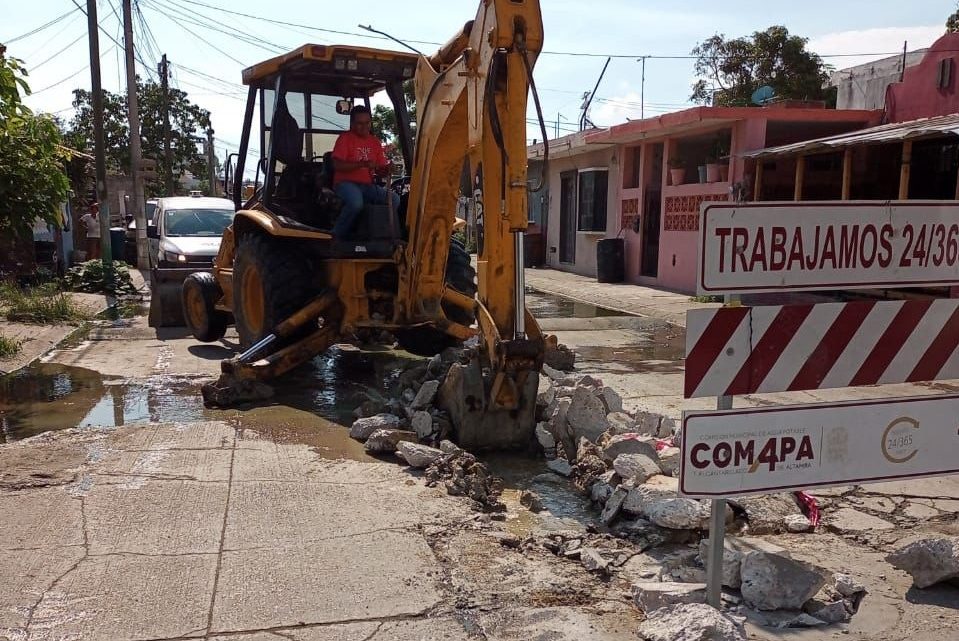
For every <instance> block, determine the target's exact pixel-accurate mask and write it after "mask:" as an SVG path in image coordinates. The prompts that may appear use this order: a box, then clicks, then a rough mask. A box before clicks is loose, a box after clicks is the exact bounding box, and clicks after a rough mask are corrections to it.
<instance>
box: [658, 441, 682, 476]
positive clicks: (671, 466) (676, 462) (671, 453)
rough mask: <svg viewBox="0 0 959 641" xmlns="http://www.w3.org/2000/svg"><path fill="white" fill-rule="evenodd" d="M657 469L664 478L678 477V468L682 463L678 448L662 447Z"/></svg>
mask: <svg viewBox="0 0 959 641" xmlns="http://www.w3.org/2000/svg"><path fill="white" fill-rule="evenodd" d="M658 454H659V467H661V468H662V470H663V474H665V475H666V476H679V466H680V464H681V463H682V461H683V459H682V452H681V450H680V449H679V448H678V447H664V448H663V449H661V450H659V452H658Z"/></svg>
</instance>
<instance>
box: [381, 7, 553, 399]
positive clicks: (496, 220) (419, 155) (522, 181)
mask: <svg viewBox="0 0 959 641" xmlns="http://www.w3.org/2000/svg"><path fill="white" fill-rule="evenodd" d="M542 44H543V25H542V17H541V14H540V7H539V1H538V0H483V1H482V2H481V4H480V7H479V11H478V13H477V15H476V18H475V19H474V20H473V21H471V22H469V23H467V24H466V26H465V27H464V28H463V30H462V31H461V32H460V33H458V34H457V35H456V36H455V37H454V38H453V39H451V40H450V41H449V42H448V43H447V44H446V45H444V46H443V47H441V48H440V50H439V51H438V52H437V53H436V54H434V55H433V56H431V57H429V58H427V57H423V58H421V59H420V62H419V66H418V68H417V72H416V76H415V82H416V104H417V106H418V114H417V115H418V122H417V139H416V147H415V152H414V158H413V170H412V173H411V180H410V185H411V188H410V199H409V205H408V209H407V223H408V225H409V228H410V242H409V244H408V245H407V247H406V250H405V256H404V257H403V261H402V264H401V269H400V292H399V296H398V303H399V304H398V312H399V315H400V316H401V317H402V319H403V321H406V322H417V321H419V320H426V319H429V318H435V317H436V316H437V315H438V314H441V313H442V312H441V307H440V304H441V302H442V301H443V300H444V297H445V298H446V300H447V301H448V302H450V301H451V299H452V301H451V302H453V303H454V304H457V303H460V304H462V301H457V300H456V298H457V293H456V292H455V291H453V290H449V289H446V288H445V285H444V269H445V261H446V257H447V255H448V249H449V242H450V234H451V227H452V224H453V216H452V212H453V211H454V209H455V205H456V201H457V197H458V196H459V193H460V176H461V173H462V171H463V163H464V160H465V161H466V162H468V166H469V175H470V184H471V190H472V193H471V194H470V196H471V197H472V201H473V207H474V212H475V222H476V234H477V277H478V285H479V293H478V301H477V310H476V311H477V314H476V316H477V322H478V325H479V328H480V333H481V335H482V339H483V341H484V343H485V347H486V353H487V354H488V357H489V363H488V364H489V366H490V369H491V374H492V381H491V385H490V391H489V395H490V398H489V399H488V400H489V401H490V406H491V407H492V408H495V409H515V408H516V407H517V406H518V405H519V404H520V402H521V398H520V395H521V390H522V389H524V388H525V387H526V380H527V378H528V376H529V374H530V373H532V372H537V371H538V370H539V369H540V367H541V365H542V359H543V354H544V351H545V343H544V338H543V336H542V334H541V332H540V329H539V326H538V325H537V323H536V320H535V319H534V318H533V317H532V315H531V314H529V313H528V311H527V310H526V304H525V295H524V294H525V292H524V290H525V284H524V278H523V268H524V257H523V251H524V235H525V232H526V229H527V226H528V216H527V189H528V183H527V175H526V107H527V98H528V94H529V90H530V86H531V84H532V69H533V65H534V64H535V61H536V57H537V55H538V54H539V52H540V50H541V49H542ZM460 298H462V297H460Z"/></svg>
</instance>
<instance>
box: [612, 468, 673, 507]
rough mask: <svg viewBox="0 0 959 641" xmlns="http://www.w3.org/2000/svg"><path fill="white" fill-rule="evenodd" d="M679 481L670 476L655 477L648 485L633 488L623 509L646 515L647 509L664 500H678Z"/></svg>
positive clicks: (648, 480)
mask: <svg viewBox="0 0 959 641" xmlns="http://www.w3.org/2000/svg"><path fill="white" fill-rule="evenodd" d="M678 492H679V480H678V479H674V478H671V477H668V476H653V477H650V478H649V479H647V480H646V483H644V484H643V485H640V486H638V487H634V488H631V489H630V490H629V493H628V494H627V495H626V500H625V501H624V502H623V509H624V510H626V511H627V512H630V513H632V514H645V510H646V507H647V506H649V505H651V504H652V503H655V502H656V501H659V500H663V499H670V498H676V496H677V494H678Z"/></svg>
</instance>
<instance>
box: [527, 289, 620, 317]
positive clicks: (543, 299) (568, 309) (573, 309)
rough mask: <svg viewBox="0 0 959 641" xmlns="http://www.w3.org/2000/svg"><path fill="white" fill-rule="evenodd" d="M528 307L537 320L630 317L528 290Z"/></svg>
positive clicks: (614, 311) (612, 310)
mask: <svg viewBox="0 0 959 641" xmlns="http://www.w3.org/2000/svg"><path fill="white" fill-rule="evenodd" d="M526 307H527V308H529V311H530V312H532V313H533V316H535V317H536V318H600V317H605V316H629V314H624V313H623V312H619V311H616V310H615V309H607V308H605V307H597V306H596V305H591V304H589V303H581V302H579V301H575V300H571V299H569V298H563V297H561V296H554V295H552V294H544V293H542V292H537V291H535V290H532V289H527V290H526Z"/></svg>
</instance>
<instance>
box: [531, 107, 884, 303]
mask: <svg viewBox="0 0 959 641" xmlns="http://www.w3.org/2000/svg"><path fill="white" fill-rule="evenodd" d="M880 117H881V112H879V111H859V110H841V111H840V110H827V109H824V108H822V106H821V105H819V106H810V105H806V104H796V105H791V104H788V103H786V104H777V105H774V106H769V107H694V108H691V109H686V110H684V111H679V112H675V113H670V114H665V115H662V116H658V117H656V118H647V119H645V120H636V121H631V122H627V123H625V124H621V125H616V126H614V127H611V128H609V129H601V130H591V131H587V132H580V133H576V134H571V135H569V136H565V137H563V138H559V139H556V140H551V141H549V145H550V147H549V149H550V162H549V170H548V177H547V178H548V183H547V184H548V189H549V191H548V195H542V194H541V195H539V196H538V199H539V201H540V202H539V207H540V212H541V213H539V218H540V220H539V221H538V222H540V226H541V228H542V229H544V235H543V237H544V239H545V243H546V248H545V262H546V264H547V265H548V266H550V267H553V268H555V269H560V270H564V271H572V272H576V273H580V274H584V275H590V276H595V275H596V242H597V241H598V240H600V239H601V238H615V237H618V236H622V237H624V238H625V250H626V251H625V257H626V272H625V275H626V280H627V281H629V282H633V283H637V284H642V285H649V286H654V287H660V288H664V289H669V290H673V291H680V292H687V293H692V292H694V290H695V272H696V246H697V245H696V243H697V234H696V231H697V229H698V227H699V206H700V204H701V203H702V202H704V201H718V200H728V199H729V198H730V197H737V198H740V199H743V200H747V199H751V198H752V195H753V175H754V171H755V162H754V161H752V160H748V159H746V158H744V157H743V154H745V153H747V152H750V151H753V150H759V149H763V148H767V147H771V146H777V145H786V144H790V143H796V142H800V141H803V140H809V139H814V138H820V137H824V136H831V135H835V134H841V133H844V132H848V131H853V130H856V129H862V128H864V127H868V126H871V125H875V124H877V123H878V122H879V121H880ZM528 157H529V160H530V165H531V173H533V172H534V171H537V170H535V169H533V168H534V167H535V166H538V165H539V164H541V160H542V157H543V145H542V144H539V145H533V146H531V147H530V148H529V150H528ZM814 173H815V172H814V171H810V180H809V181H808V185H809V188H810V189H814V188H815V185H816V181H815V177H814V176H813V174H814ZM786 187H787V186H786V185H785V184H784V185H782V189H784V190H785V189H786ZM766 189H768V190H769V191H770V193H772V192H773V191H774V190H775V189H776V185H774V184H772V183H769V184H767V185H766ZM790 195H791V192H790Z"/></svg>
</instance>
